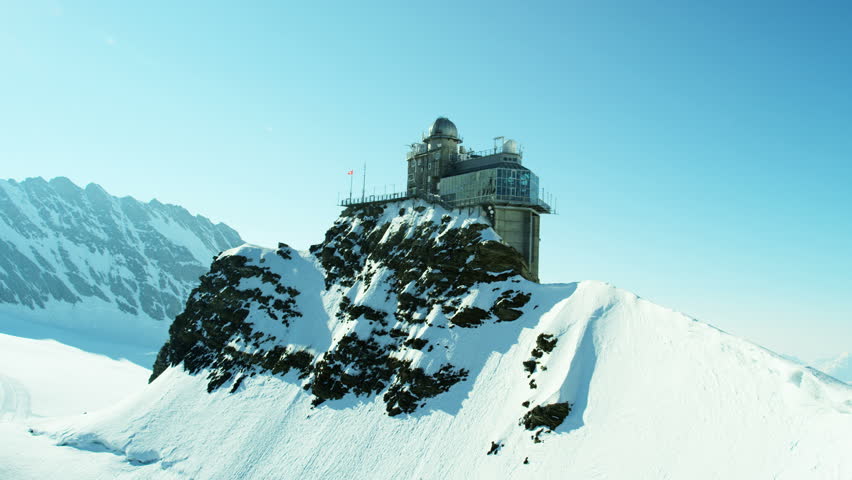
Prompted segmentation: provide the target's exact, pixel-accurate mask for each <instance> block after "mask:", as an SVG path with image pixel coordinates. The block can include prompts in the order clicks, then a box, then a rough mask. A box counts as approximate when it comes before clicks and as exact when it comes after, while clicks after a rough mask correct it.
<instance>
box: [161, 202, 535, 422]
mask: <svg viewBox="0 0 852 480" xmlns="http://www.w3.org/2000/svg"><path fill="white" fill-rule="evenodd" d="M391 210H393V209H392V208H391V207H382V206H371V207H362V208H350V209H348V210H347V211H345V212H344V213H343V215H342V216H341V218H339V219H338V221H337V222H336V223H335V225H334V226H333V227H332V228H331V229H330V230H329V231H328V232H327V233H326V237H325V240H324V241H323V242H322V243H320V244H318V245H314V246H313V247H311V253H312V255H313V256H312V257H311V259H309V260H306V259H304V258H302V257H300V255H299V254H298V253H297V252H295V251H293V250H292V249H290V248H289V247H288V246H286V245H284V244H281V245H279V247H278V249H277V250H275V251H268V250H262V249H258V248H253V247H246V248H239V249H236V250H231V251H228V252H226V253H225V254H223V255H222V256H220V257H219V258H217V259H216V261H215V262H213V265H212V267H211V269H210V271H209V272H208V273H207V274H206V275H205V276H204V277H202V279H201V284H200V285H199V287H198V288H196V289H195V290H194V291H193V293H192V295H191V296H190V299H189V301H188V302H187V306H186V310H185V311H184V312H183V313H181V314H180V315H178V317H177V318H176V320H175V322H174V323H173V324H172V327H171V329H170V340H169V342H168V343H167V344H166V345H165V346H164V347H163V349H162V350H161V351H160V355H159V357H158V359H157V362H156V364H155V365H154V372H153V375H152V380H153V379H154V378H156V377H157V376H158V375H160V374H161V373H162V372H163V371H164V370H165V369H166V368H167V367H169V366H177V365H183V367H184V368H186V369H187V370H188V371H189V372H191V373H198V372H201V371H204V372H205V374H206V375H207V378H208V380H209V382H208V391H212V390H214V389H216V388H219V387H222V386H223V385H226V384H228V385H229V388H230V390H231V391H234V390H236V389H237V388H238V387H239V385H240V383H241V381H242V380H243V379H244V378H246V377H247V376H251V375H256V374H273V375H283V374H286V373H287V372H288V371H290V370H294V371H296V372H298V376H299V378H301V379H303V380H304V388H305V390H306V391H308V392H310V393H311V394H312V395H313V397H314V398H313V403H314V404H315V405H319V404H321V403H322V402H324V401H326V400H338V399H341V398H343V397H344V396H346V395H348V394H350V393H351V394H354V395H356V396H371V395H376V394H379V393H382V398H383V399H384V401H385V403H386V409H387V413H388V414H389V415H398V414H400V413H411V412H413V411H414V410H415V409H416V408H418V407H420V406H422V405H423V404H424V403H423V402H424V401H425V399H427V398H431V397H434V396H436V395H438V394H440V393H443V392H446V391H447V390H448V389H449V388H450V387H452V385H454V384H456V383H457V382H459V381H460V380H463V379H465V378H466V377H467V376H468V374H469V369H467V368H464V367H459V366H456V365H454V364H452V363H450V362H449V361H446V359H441V357H442V355H439V354H435V353H433V352H434V350H435V349H436V348H438V349H439V352H440V350H444V349H447V348H448V345H447V339H446V338H444V339H439V338H438V337H446V335H435V334H432V333H431V332H432V331H435V330H437V331H441V330H445V331H448V332H452V331H453V329H465V330H474V329H476V328H477V327H479V326H482V325H485V324H491V323H499V322H511V321H514V320H517V319H518V318H519V317H520V316H521V315H522V311H521V310H519V309H520V308H521V307H523V306H525V305H526V304H527V303H529V301H530V298H531V294H530V293H529V292H528V291H527V289H526V288H525V286H526V285H521V282H522V280H523V279H528V278H529V273H528V272H527V270H526V266H525V265H524V263H523V261H522V260H521V257H520V255H519V254H518V253H517V252H516V251H515V250H514V249H512V248H511V247H508V246H506V245H504V244H503V243H501V242H500V241H499V239H497V238H496V236H495V235H494V233H493V231H492V230H490V228H489V227H488V225H487V224H485V223H483V222H482V221H480V220H479V219H475V218H461V217H457V216H452V215H450V214H448V213H444V214H442V215H438V214H437V213H436V211H435V210H433V209H430V211H429V213H428V214H427V213H425V212H426V210H427V208H426V207H425V206H423V205H419V206H415V205H408V206H405V207H401V208H399V207H397V210H395V211H391ZM311 262H315V263H316V266H314V265H311ZM311 270H314V271H317V270H318V272H317V273H318V274H317V275H314V276H315V278H320V277H321V282H317V283H316V284H314V285H305V283H304V281H305V279H304V278H303V277H304V276H305V275H306V274H307V272H309V271H311ZM510 279H511V280H510ZM506 281H509V282H510V284H514V285H516V288H505V287H504V285H503V282H506ZM525 283H528V282H525ZM483 290H488V291H489V293H488V294H481V293H479V292H481V291H483ZM305 312H312V314H311V315H306V314H305ZM329 319H333V320H332V321H333V322H334V326H333V327H331V329H332V331H333V332H320V331H321V330H327V329H328V328H329V326H328V320H329ZM303 330H315V331H313V332H312V333H311V334H306V333H304V332H302V331H303ZM295 332H300V335H294V333H295ZM427 332H430V333H429V334H427ZM328 333H332V335H331V336H329V335H328ZM323 334H324V336H325V338H323ZM294 336H295V337H307V338H309V339H310V340H311V342H295V343H294V341H293V339H294ZM318 347H322V348H321V349H320V348H318ZM458 348H465V347H464V346H463V345H459V347H458ZM424 359H428V363H429V367H430V369H429V370H430V372H429V373H427V371H426V370H424V368H423V366H425V365H423V364H424V363H427V362H424ZM434 362H439V364H437V365H436V364H434Z"/></svg>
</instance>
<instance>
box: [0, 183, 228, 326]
mask: <svg viewBox="0 0 852 480" xmlns="http://www.w3.org/2000/svg"><path fill="white" fill-rule="evenodd" d="M242 243H243V242H242V240H241V239H240V236H239V235H238V234H237V232H235V231H234V230H233V229H231V228H230V227H228V226H227V225H224V224H221V223H220V224H216V225H214V224H213V223H211V222H210V221H209V220H208V219H206V218H204V217H202V216H196V215H191V214H190V213H189V212H187V211H186V210H185V209H183V208H181V207H178V206H175V205H167V204H163V203H160V202H158V201H156V200H153V201H151V202H149V203H142V202H139V201H137V200H134V199H133V198H130V197H124V198H117V197H113V196H111V195H109V194H108V193H107V192H105V191H104V190H103V189H102V188H101V187H99V186H98V185H95V184H89V185H88V186H86V187H85V188H80V187H78V186H76V185H75V184H73V183H72V182H71V181H70V180H68V179H67V178H63V177H57V178H54V179H52V180H50V181H45V180H44V179H42V178H30V179H27V180H25V181H22V182H16V181H14V180H8V181H0V313H6V314H8V315H13V316H15V317H25V318H32V319H36V320H38V321H43V322H48V323H57V322H59V323H63V326H67V327H71V328H74V327H75V324H74V322H75V321H76V322H78V323H80V324H81V325H82V324H85V325H88V326H94V324H102V323H103V322H115V323H121V321H122V319H127V318H134V319H140V318H141V319H148V320H152V321H157V322H162V323H164V324H166V325H167V324H168V322H169V321H171V319H173V318H174V317H175V315H177V314H178V313H180V311H181V309H182V307H183V304H184V301H185V299H186V297H187V295H188V293H189V292H190V290H191V289H192V288H193V287H194V286H195V285H196V284H197V282H198V277H199V276H201V275H202V274H204V272H206V271H207V269H208V265H209V263H210V260H211V258H212V257H213V256H214V255H216V254H218V253H219V252H221V251H223V250H225V249H228V248H232V247H234V246H237V245H240V244H242ZM60 317H63V318H60ZM65 317H77V320H71V319H69V318H65ZM95 319H103V322H97V321H95Z"/></svg>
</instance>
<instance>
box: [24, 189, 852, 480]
mask: <svg viewBox="0 0 852 480" xmlns="http://www.w3.org/2000/svg"><path fill="white" fill-rule="evenodd" d="M33 432H34V433H35V434H36V435H47V436H49V437H51V438H53V439H54V440H55V441H56V442H57V443H58V444H60V445H65V446H70V447H75V448H78V449H81V450H86V451H104V450H106V451H109V452H111V453H114V454H115V455H118V456H119V457H122V458H125V459H126V460H127V462H126V463H124V464H123V466H122V467H121V471H120V472H118V471H117V472H118V473H116V474H115V475H114V476H115V477H122V478H146V479H150V478H164V479H165V478H169V479H173V478H258V479H260V478H309V479H310V478H377V479H385V478H387V479H391V478H393V479H398V478H412V479H415V478H416V479H420V478H428V479H446V478H460V479H462V478H463V479H469V478H568V477H570V478H614V479H615V478H778V479H798V478H847V477H849V476H850V475H852V460H850V457H849V456H848V455H847V453H848V452H846V449H847V446H848V445H849V444H850V442H852V387H849V386H848V385H846V384H843V383H841V382H838V381H835V380H834V379H832V378H831V377H828V376H826V375H824V374H822V373H820V372H819V371H816V370H812V369H809V368H807V367H804V366H801V365H798V364H796V363H794V362H790V361H788V360H786V359H784V358H782V357H780V356H778V355H775V354H773V353H772V352H769V351H767V350H765V349H763V348H761V347H758V346H756V345H754V344H751V343H750V342H747V341H745V340H742V339H739V338H736V337H732V336H730V335H727V334H725V333H724V332H721V331H719V330H717V329H715V328H713V327H711V326H709V325H706V324H702V323H700V322H698V321H695V320H693V319H691V318H689V317H686V316H684V315H682V314H680V313H677V312H673V311H671V310H669V309H666V308H663V307H660V306H657V305H654V304H652V303H650V302H647V301H645V300H642V299H640V298H638V297H636V296H635V295H633V294H631V293H629V292H625V291H623V290H619V289H617V288H614V287H612V286H610V285H606V284H602V283H600V282H591V281H587V282H580V283H570V284H554V285H539V284H536V283H534V282H531V281H530V280H529V274H528V272H527V271H526V270H525V267H524V264H523V262H522V261H521V260H520V257H519V255H518V254H517V253H516V252H515V251H514V250H512V249H511V248H510V247H507V246H505V245H503V244H502V243H501V242H500V239H499V238H498V237H497V236H496V234H495V233H494V231H493V230H492V229H490V228H489V227H488V225H487V224H486V223H485V222H484V221H483V220H482V219H480V218H478V217H472V216H467V215H466V214H465V213H464V212H457V211H453V212H450V211H446V210H444V209H442V208H440V207H438V206H435V205H429V204H425V203H422V202H419V201H405V202H398V203H390V204H386V205H383V206H373V207H361V208H354V207H352V208H349V209H347V210H346V211H344V213H343V214H342V216H341V217H340V218H339V219H338V220H337V222H336V223H335V224H334V225H333V226H332V228H331V229H330V230H329V231H328V232H327V233H326V235H325V238H324V239H323V241H322V242H321V243H319V244H317V245H314V246H313V247H311V249H310V252H304V253H301V252H296V251H294V250H293V249H291V248H289V247H288V246H287V245H284V244H280V245H279V246H278V248H277V249H264V248H260V247H253V246H247V245H244V246H241V247H238V248H234V249H231V250H228V251H226V252H224V253H222V254H221V255H219V256H217V258H216V260H215V261H214V262H213V264H212V267H211V268H210V270H209V271H208V272H207V273H206V274H205V275H204V276H203V277H202V279H201V282H200V284H199V285H198V286H197V287H196V288H195V289H194V290H193V291H192V293H191V294H190V296H189V299H188V301H187V302H186V305H185V308H184V309H183V311H182V312H181V313H180V314H179V315H178V316H177V317H176V319H175V321H174V323H173V324H172V326H171V328H170V332H169V340H168V342H167V343H166V344H165V345H164V346H163V347H162V349H161V350H160V352H159V355H158V357H157V360H156V363H155V365H154V370H153V374H152V376H151V384H150V385H149V386H148V387H147V389H146V390H145V391H143V392H142V394H140V395H139V396H137V397H134V399H133V400H132V401H128V402H124V403H122V404H121V405H119V406H117V407H116V408H113V409H110V410H108V411H103V412H97V413H92V412H89V414H88V415H82V416H79V417H74V418H67V419H59V420H47V421H42V422H35V423H34V424H33Z"/></svg>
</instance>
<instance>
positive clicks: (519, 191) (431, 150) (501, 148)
mask: <svg viewBox="0 0 852 480" xmlns="http://www.w3.org/2000/svg"><path fill="white" fill-rule="evenodd" d="M494 140H495V144H494V148H493V149H489V150H485V151H479V152H473V151H468V150H466V149H465V147H463V146H461V144H462V137H461V136H460V135H459V131H458V128H456V125H455V124H454V123H453V122H451V121H450V120H449V119H448V118H444V117H439V118H438V119H437V120H435V122H434V123H432V126H431V127H430V128H429V133H428V134H425V135H424V136H423V138H422V141H421V142H418V143H414V144H412V145H411V151H410V152H408V156H407V160H408V182H407V191H406V193H407V196H408V197H420V198H426V199H430V198H432V199H440V201H441V202H442V203H445V204H447V205H448V206H450V207H451V208H462V207H473V208H479V209H481V211H482V212H483V213H484V214H485V215H486V216H487V217H488V219H489V221H490V222H491V225H492V226H493V228H494V230H495V231H496V232H497V234H498V235H500V237H501V238H502V239H503V241H504V242H506V243H507V244H509V245H511V246H512V247H514V248H515V249H516V250H517V251H518V252H520V253H521V255H522V256H523V257H524V259H525V260H526V262H527V266H528V267H529V270H530V272H531V273H532V274H533V276H534V277H535V278H536V279H538V261H539V256H538V250H539V228H540V215H542V214H546V213H552V209H551V207H550V205H548V204H547V203H545V202H544V201H542V199H541V198H539V193H540V191H539V182H538V176H537V175H536V174H534V173H533V172H531V171H530V169H528V168H527V167H525V166H523V164H522V163H523V162H522V161H523V152H522V151H521V148H520V145H519V144H518V142H517V141H515V140H511V139H504V138H503V137H497V138H495V139H494Z"/></svg>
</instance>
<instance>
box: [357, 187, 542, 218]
mask: <svg viewBox="0 0 852 480" xmlns="http://www.w3.org/2000/svg"><path fill="white" fill-rule="evenodd" d="M408 198H419V199H422V200H426V201H428V202H432V203H437V204H438V205H441V206H442V207H444V208H447V209H453V208H462V207H473V206H476V205H484V204H488V203H493V204H498V205H500V204H507V205H520V206H532V207H533V208H535V207H538V208H537V209H540V211H542V212H545V213H552V214H555V213H556V209H555V208H553V207H552V206H551V205H550V204H548V203H547V202H545V201H544V200H542V199H540V198H537V199H534V200H533V199H520V198H518V197H512V196H509V195H497V194H492V195H483V196H477V197H468V198H464V199H461V200H457V201H452V200H447V199H446V198H444V197H441V196H440V195H436V194H433V193H415V194H413V195H412V194H409V193H408V192H397V193H386V194H382V195H366V196H362V197H352V198H344V199H341V200H340V206H341V207H348V206H350V205H364V204H369V203H380V202H390V201H394V200H405V199H408Z"/></svg>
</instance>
